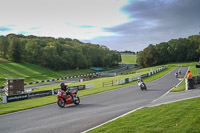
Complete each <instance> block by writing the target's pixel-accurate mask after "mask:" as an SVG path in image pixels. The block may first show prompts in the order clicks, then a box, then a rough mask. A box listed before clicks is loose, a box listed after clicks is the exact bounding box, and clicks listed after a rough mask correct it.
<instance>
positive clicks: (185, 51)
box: [137, 36, 200, 67]
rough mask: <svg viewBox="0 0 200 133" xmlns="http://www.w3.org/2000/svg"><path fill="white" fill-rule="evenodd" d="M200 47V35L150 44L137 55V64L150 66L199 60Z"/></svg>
mask: <svg viewBox="0 0 200 133" xmlns="http://www.w3.org/2000/svg"><path fill="white" fill-rule="evenodd" d="M199 49H200V36H190V37H189V38H179V39H172V40H170V41H168V42H162V43H160V44H157V45H152V44H150V45H149V46H148V47H147V48H145V49H144V50H143V51H141V52H139V54H138V55H137V64H138V65H139V66H140V67H149V66H153V65H160V64H166V63H169V62H186V61H187V62H190V61H198V60H199V59H198V58H199V55H200V50H199Z"/></svg>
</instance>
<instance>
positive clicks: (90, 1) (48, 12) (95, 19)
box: [0, 0, 200, 52]
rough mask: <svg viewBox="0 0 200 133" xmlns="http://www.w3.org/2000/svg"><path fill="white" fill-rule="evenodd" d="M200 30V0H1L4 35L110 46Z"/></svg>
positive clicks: (131, 46) (129, 46) (137, 45)
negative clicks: (76, 40) (50, 38)
mask: <svg viewBox="0 0 200 133" xmlns="http://www.w3.org/2000/svg"><path fill="white" fill-rule="evenodd" d="M199 32H200V0H0V35H3V36H5V35H7V34H10V33H14V34H23V35H35V36H50V37H55V38H59V37H62V38H72V39H78V40H80V41H82V42H85V43H93V44H100V45H105V46H107V47H108V48H109V49H111V50H117V51H124V50H130V51H135V52H136V51H140V50H143V49H144V48H146V47H147V46H148V45H149V44H153V45H156V44H159V43H161V42H167V41H169V40H171V39H178V38H186V37H188V36H191V35H197V34H199Z"/></svg>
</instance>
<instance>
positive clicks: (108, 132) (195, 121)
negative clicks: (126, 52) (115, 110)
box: [89, 98, 200, 133]
mask: <svg viewBox="0 0 200 133" xmlns="http://www.w3.org/2000/svg"><path fill="white" fill-rule="evenodd" d="M199 105H200V98H195V99H190V100H185V101H181V102H176V103H171V104H167V105H161V106H157V107H151V108H144V109H140V110H137V111H135V112H133V113H131V114H129V115H127V116H125V117H122V118H119V119H117V120H115V121H113V122H110V123H108V124H105V125H103V126H101V127H99V128H96V129H94V130H92V131H90V132H89V133H101V132H102V133H199V132H200V128H199V127H200V115H199V111H200V106H199Z"/></svg>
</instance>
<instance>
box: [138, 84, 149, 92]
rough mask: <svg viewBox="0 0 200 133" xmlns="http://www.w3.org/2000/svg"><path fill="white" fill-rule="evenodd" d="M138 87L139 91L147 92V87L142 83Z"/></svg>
mask: <svg viewBox="0 0 200 133" xmlns="http://www.w3.org/2000/svg"><path fill="white" fill-rule="evenodd" d="M138 85H139V86H140V89H141V90H142V91H143V90H147V86H146V84H145V83H144V82H139V83H138Z"/></svg>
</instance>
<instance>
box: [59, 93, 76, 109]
mask: <svg viewBox="0 0 200 133" xmlns="http://www.w3.org/2000/svg"><path fill="white" fill-rule="evenodd" d="M70 91H71V92H68V94H66V92H65V91H63V90H61V89H59V90H58V94H57V99H58V101H57V104H58V106H59V107H61V108H63V107H65V105H66V104H72V103H74V104H75V105H78V104H79V103H80V98H79V97H78V89H73V90H70ZM69 93H70V94H69Z"/></svg>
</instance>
